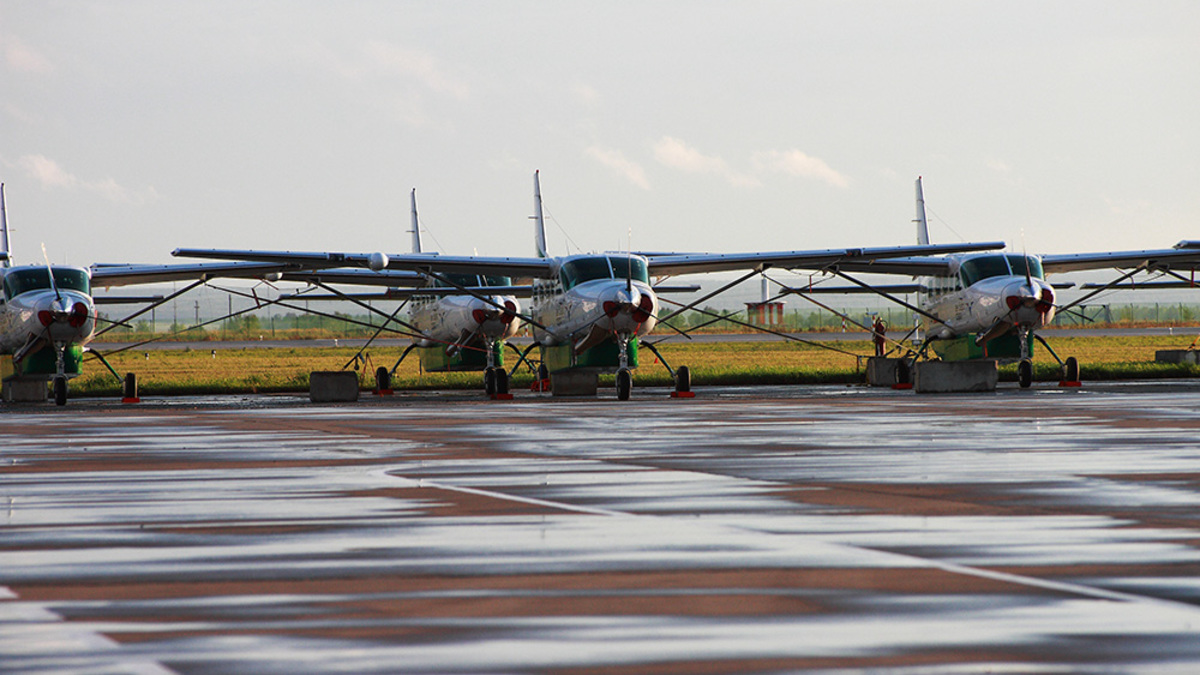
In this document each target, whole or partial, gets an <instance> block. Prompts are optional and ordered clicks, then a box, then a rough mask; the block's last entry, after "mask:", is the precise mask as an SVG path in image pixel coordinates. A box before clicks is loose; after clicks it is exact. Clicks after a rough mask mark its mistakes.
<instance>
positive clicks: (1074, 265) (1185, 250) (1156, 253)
mask: <svg viewBox="0 0 1200 675" xmlns="http://www.w3.org/2000/svg"><path fill="white" fill-rule="evenodd" d="M1189 243H1192V242H1180V244H1189ZM1041 258H1042V269H1044V270H1045V271H1046V274H1055V273H1058V272H1078V271H1080V270H1097V269H1107V268H1117V269H1129V268H1131V267H1137V266H1138V265H1141V264H1142V263H1147V267H1149V268H1150V269H1163V268H1171V267H1173V268H1176V269H1194V268H1196V267H1200V248H1190V247H1179V246H1177V247H1176V248H1163V249H1147V250H1143V251H1105V252H1100V253H1056V254H1050V255H1043V256H1041Z"/></svg>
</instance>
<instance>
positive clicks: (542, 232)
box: [533, 171, 550, 258]
mask: <svg viewBox="0 0 1200 675" xmlns="http://www.w3.org/2000/svg"><path fill="white" fill-rule="evenodd" d="M538 173H539V172H537V171H534V172H533V209H534V211H533V219H534V230H533V237H534V242H533V243H534V245H535V246H537V255H538V257H539V258H549V257H550V253H549V252H548V251H547V248H548V247H547V246H546V219H545V217H544V216H543V215H542V184H541V182H540V181H539V180H538Z"/></svg>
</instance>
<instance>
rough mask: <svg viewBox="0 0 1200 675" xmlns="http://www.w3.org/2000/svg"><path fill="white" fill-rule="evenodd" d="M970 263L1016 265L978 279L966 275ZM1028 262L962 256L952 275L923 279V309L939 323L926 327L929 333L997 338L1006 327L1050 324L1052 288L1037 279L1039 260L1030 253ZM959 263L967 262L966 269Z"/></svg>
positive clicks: (1017, 258) (1018, 258) (1035, 327)
mask: <svg viewBox="0 0 1200 675" xmlns="http://www.w3.org/2000/svg"><path fill="white" fill-rule="evenodd" d="M971 261H977V262H978V261H984V262H988V263H989V264H993V265H997V264H1000V263H1011V264H1013V265H1016V269H1013V268H1012V267H1011V266H1010V267H1006V268H1001V269H1000V270H997V268H996V267H994V266H993V267H992V269H991V270H990V271H991V272H997V271H1001V272H1002V273H998V274H994V275H993V276H984V277H983V278H979V279H976V278H974V276H973V275H972V274H971V273H970V272H971V271H972V269H973V267H972V266H971ZM1030 261H1031V264H1030V265H1028V266H1026V265H1024V264H1022V262H1023V256H1014V255H1007V256H1005V255H1001V254H987V255H984V256H973V257H965V258H963V259H962V260H961V261H960V265H959V266H956V267H955V268H954V270H953V271H954V274H953V275H952V276H950V277H930V278H926V279H925V280H924V283H923V286H924V287H925V289H926V290H925V291H924V293H923V294H922V298H921V309H923V310H925V311H926V312H929V313H930V314H932V315H934V316H936V317H937V318H938V321H939V323H936V324H932V325H929V326H928V327H927V332H928V335H929V336H930V337H936V338H942V339H946V338H952V337H957V336H960V335H965V334H968V333H980V334H989V335H990V337H998V336H999V335H1001V334H1003V333H1004V332H1007V330H1008V329H1012V328H1019V329H1028V330H1034V331H1036V330H1038V329H1040V328H1042V327H1044V326H1045V325H1046V324H1048V323H1050V321H1052V320H1053V319H1054V311H1055V306H1054V289H1053V288H1052V287H1051V286H1050V284H1049V283H1047V282H1046V281H1045V279H1042V278H1041V265H1040V262H1039V261H1037V259H1036V258H1033V257H1030ZM963 265H966V266H968V267H967V269H966V270H965V271H964V270H963V267H962V266H963ZM1023 268H1024V269H1023ZM1033 270H1035V271H1033ZM1014 272H1020V273H1014ZM968 282H973V283H968Z"/></svg>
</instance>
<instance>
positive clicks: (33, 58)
mask: <svg viewBox="0 0 1200 675" xmlns="http://www.w3.org/2000/svg"><path fill="white" fill-rule="evenodd" d="M3 40H4V63H5V65H6V66H8V69H9V70H12V71H15V72H18V73H30V74H34V75H45V74H47V73H51V72H54V64H52V63H50V60H49V59H47V58H46V57H44V56H42V55H41V54H40V53H38V52H37V51H35V50H34V49H33V48H32V47H30V46H29V45H26V44H25V43H24V42H21V41H20V40H18V39H17V38H15V37H13V36H11V35H5V36H3Z"/></svg>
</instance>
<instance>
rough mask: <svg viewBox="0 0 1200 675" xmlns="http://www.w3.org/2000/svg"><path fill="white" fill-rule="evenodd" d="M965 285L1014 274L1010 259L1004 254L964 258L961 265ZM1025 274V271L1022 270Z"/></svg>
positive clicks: (960, 272)
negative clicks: (1009, 262)
mask: <svg viewBox="0 0 1200 675" xmlns="http://www.w3.org/2000/svg"><path fill="white" fill-rule="evenodd" d="M959 274H960V275H961V276H962V282H963V287H964V288H965V287H967V286H974V285H975V284H976V283H978V282H980V281H982V280H984V279H990V278H992V277H1006V276H1009V275H1011V274H1012V272H1011V271H1009V269H1008V260H1007V259H1005V257H1004V256H1002V255H984V256H979V257H977V258H971V259H969V260H964V261H963V264H962V265H961V266H960V267H959ZM1022 274H1024V271H1022Z"/></svg>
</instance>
